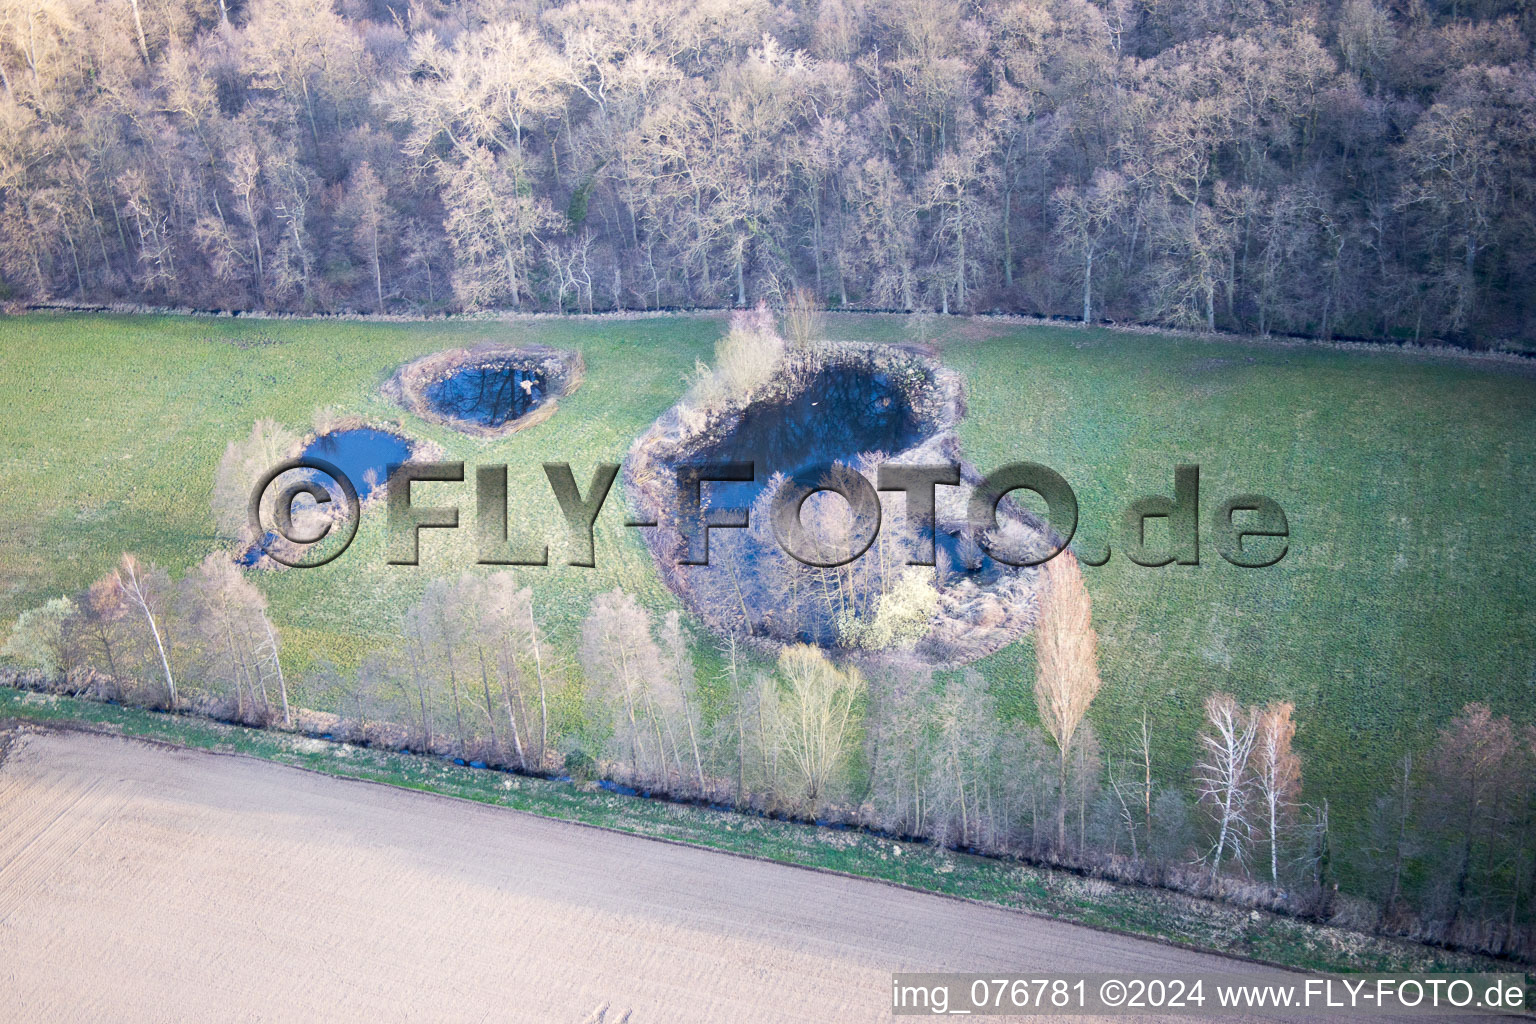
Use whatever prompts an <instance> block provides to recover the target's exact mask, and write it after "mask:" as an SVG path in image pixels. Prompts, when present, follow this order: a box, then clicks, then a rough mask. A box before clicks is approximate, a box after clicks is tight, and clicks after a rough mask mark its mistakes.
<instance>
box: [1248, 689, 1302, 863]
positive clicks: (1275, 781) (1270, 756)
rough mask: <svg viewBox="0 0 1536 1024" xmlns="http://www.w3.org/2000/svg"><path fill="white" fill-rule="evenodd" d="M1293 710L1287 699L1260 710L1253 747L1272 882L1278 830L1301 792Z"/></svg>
mask: <svg viewBox="0 0 1536 1024" xmlns="http://www.w3.org/2000/svg"><path fill="white" fill-rule="evenodd" d="M1294 710H1295V707H1294V705H1292V704H1291V702H1290V701H1280V702H1278V703H1274V704H1270V705H1268V706H1266V707H1265V708H1264V710H1262V711H1260V712H1259V714H1258V719H1257V729H1258V732H1257V735H1256V737H1255V740H1254V747H1253V781H1254V786H1255V788H1256V789H1257V791H1258V797H1259V803H1260V806H1261V808H1262V810H1263V815H1264V831H1265V838H1266V840H1267V841H1268V843H1269V880H1270V881H1271V882H1275V883H1278V882H1279V881H1280V830H1281V828H1282V827H1284V826H1285V825H1286V824H1287V822H1288V821H1289V819H1290V818H1291V816H1292V815H1293V814H1294V812H1295V809H1296V797H1297V795H1298V794H1299V793H1300V792H1301V758H1299V757H1298V756H1296V753H1295V752H1294V751H1293V750H1292V749H1291V739H1292V737H1294V736H1295V735H1296V723H1295V722H1294V721H1292V719H1291V714H1292V712H1293V711H1294Z"/></svg>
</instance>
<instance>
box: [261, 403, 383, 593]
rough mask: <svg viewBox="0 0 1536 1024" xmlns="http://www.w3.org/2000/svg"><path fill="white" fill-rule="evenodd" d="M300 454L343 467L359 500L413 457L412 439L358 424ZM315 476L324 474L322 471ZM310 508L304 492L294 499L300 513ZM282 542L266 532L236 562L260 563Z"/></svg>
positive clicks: (335, 432)
mask: <svg viewBox="0 0 1536 1024" xmlns="http://www.w3.org/2000/svg"><path fill="white" fill-rule="evenodd" d="M300 454H301V455H302V456H303V457H304V458H316V459H324V460H325V461H326V462H329V463H331V464H332V465H333V466H335V467H336V468H337V469H339V470H341V471H342V472H343V473H345V474H346V475H347V479H349V480H351V481H352V486H353V487H354V488H356V490H357V497H358V500H359V501H365V500H367V498H368V497H369V495H371V494H372V493H373V492H374V491H375V490H377V489H378V488H379V487H380V486H382V485H383V484H384V483H385V482H386V481H387V480H388V476H389V467H390V466H396V465H399V464H400V463H402V462H405V461H407V460H408V459H409V458H410V457H411V442H410V441H407V440H406V439H405V438H403V437H401V436H400V435H398V434H392V433H390V432H389V431H387V430H378V429H376V428H374V427H357V428H354V429H351V430H333V431H331V432H330V433H328V434H321V435H320V436H319V437H317V438H315V439H314V440H313V441H311V442H310V443H309V444H308V445H306V446H305V448H304V450H303V452H302V453H300ZM312 475H313V476H315V477H317V478H318V477H319V476H320V474H318V473H315V474H312ZM306 508H309V509H313V508H314V503H313V500H312V499H311V498H309V497H308V496H305V495H301V496H300V497H299V498H298V500H296V501H295V502H294V511H295V513H298V512H301V511H302V510H303V509H306ZM278 541H279V538H278V536H277V534H275V533H270V532H269V533H266V534H263V535H262V537H261V539H260V540H258V541H256V542H255V543H254V544H251V545H249V546H247V547H246V548H245V549H244V550H243V551H241V552H240V554H238V555H236V556H235V564H236V565H239V566H242V567H244V568H252V567H255V566H257V565H259V564H260V563H261V559H262V556H263V555H265V554H267V552H268V551H269V550H271V548H272V545H274V544H276V543H278Z"/></svg>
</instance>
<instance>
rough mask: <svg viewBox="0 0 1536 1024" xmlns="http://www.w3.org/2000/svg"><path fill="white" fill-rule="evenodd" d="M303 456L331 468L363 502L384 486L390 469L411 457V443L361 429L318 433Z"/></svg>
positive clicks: (397, 435)
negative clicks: (328, 465) (329, 465)
mask: <svg viewBox="0 0 1536 1024" xmlns="http://www.w3.org/2000/svg"><path fill="white" fill-rule="evenodd" d="M304 456H305V457H306V458H310V457H313V458H317V459H324V460H325V461H326V462H329V463H332V464H333V465H335V466H336V468H338V469H340V470H341V471H342V472H343V473H345V474H347V477H348V478H349V479H350V480H351V481H352V486H353V487H355V488H357V496H358V497H359V498H362V499H366V498H367V497H368V495H369V494H371V493H372V492H373V489H374V488H375V487H379V486H382V485H383V484H384V483H385V481H386V479H387V475H388V469H389V467H390V466H395V465H399V464H400V463H402V462H405V461H406V460H407V459H409V458H410V457H411V444H410V442H409V441H407V440H406V439H405V438H403V437H401V436H400V435H399V434H391V433H390V432H389V431H387V430H375V429H373V428H372V427H361V428H359V429H357V430H337V431H333V432H331V433H329V434H321V435H320V436H319V437H317V438H315V440H314V441H312V442H310V444H309V447H307V448H305V449H304Z"/></svg>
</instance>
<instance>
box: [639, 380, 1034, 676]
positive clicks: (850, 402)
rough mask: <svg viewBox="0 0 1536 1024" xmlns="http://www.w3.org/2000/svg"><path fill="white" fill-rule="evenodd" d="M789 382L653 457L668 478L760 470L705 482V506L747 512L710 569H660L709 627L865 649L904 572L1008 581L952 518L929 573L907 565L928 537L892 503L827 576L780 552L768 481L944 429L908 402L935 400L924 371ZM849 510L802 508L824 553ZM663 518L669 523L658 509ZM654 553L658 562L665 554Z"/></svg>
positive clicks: (980, 583)
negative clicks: (690, 466)
mask: <svg viewBox="0 0 1536 1024" xmlns="http://www.w3.org/2000/svg"><path fill="white" fill-rule="evenodd" d="M885 365H886V366H888V365H889V364H885ZM797 372H798V373H800V374H801V376H799V377H798V378H790V379H789V380H787V381H785V382H784V385H783V392H782V393H781V394H779V395H774V396H771V397H767V398H760V399H758V400H757V401H755V402H752V403H751V404H749V405H747V406H746V407H745V408H744V409H741V410H739V411H738V412H736V413H734V414H731V415H728V416H726V417H725V418H724V419H723V420H721V421H718V422H716V423H715V424H713V425H712V426H711V427H709V428H706V429H705V430H704V431H701V432H700V433H698V434H695V435H693V436H691V437H686V438H683V439H679V440H678V442H676V443H673V444H664V445H663V446H662V447H661V448H658V449H657V450H656V451H655V457H656V459H657V461H658V462H659V464H660V466H661V467H665V468H663V469H662V474H663V477H664V478H670V475H671V473H670V471H671V470H672V469H673V468H675V467H676V466H677V465H679V464H682V463H702V462H748V461H750V462H752V463H754V469H755V473H756V475H755V478H754V479H753V480H752V481H751V482H746V481H742V482H734V483H717V482H711V483H709V484H708V485H706V489H705V491H704V494H703V495H702V496H703V497H704V499H705V501H706V504H707V505H708V506H709V507H712V508H715V509H722V508H733V507H735V508H741V507H748V508H751V509H752V512H751V517H750V518H751V525H750V527H749V528H748V529H745V530H733V529H719V530H712V531H711V532H710V535H709V564H708V565H704V566H692V565H678V566H676V568H675V569H674V570H673V571H670V572H668V571H665V568H664V576H665V577H666V578H667V581H668V583H669V585H672V586H673V588H674V589H675V590H676V591H677V592H678V594H679V596H680V597H682V598H683V600H684V602H685V604H687V605H688V606H689V607H690V608H692V609H693V610H694V611H695V612H696V613H698V614H699V615H700V616H701V617H702V618H703V619H705V620H706V621H708V622H710V623H712V624H713V625H715V626H716V628H723V629H726V630H728V631H731V632H737V633H739V634H743V635H746V636H750V637H754V638H757V639H760V640H762V639H766V640H770V641H774V642H777V643H811V644H816V645H819V646H823V647H838V646H849V645H861V644H864V643H867V642H870V641H869V639H868V638H869V637H870V636H872V635H874V634H870V633H868V632H867V630H868V628H869V624H870V623H871V622H872V620H874V619H875V617H876V615H877V614H878V612H879V610H880V607H881V602H882V601H883V600H884V597H883V595H885V594H887V593H890V592H892V590H893V588H895V587H896V586H898V585H899V581H900V580H901V579H902V578H903V576H904V575H905V574H907V573H909V572H916V573H919V574H921V575H922V576H923V578H925V579H927V580H930V581H931V582H932V584H933V586H934V587H935V588H936V589H938V590H941V591H948V592H950V593H954V592H956V591H955V588H968V590H967V591H966V592H967V593H975V592H977V591H978V590H979V589H986V588H990V587H991V586H992V585H994V584H996V583H997V582H998V581H999V580H1000V579H1001V578H1002V577H1003V576H1004V575H1006V573H1007V569H1006V567H1004V566H1001V565H1000V564H998V563H996V562H994V561H993V560H992V559H991V558H989V557H987V555H986V554H985V552H984V551H983V550H982V549H981V547H980V546H979V545H978V544H976V542H975V540H974V538H972V537H970V536H968V535H967V527H966V526H965V524H964V523H962V522H959V521H957V520H956V519H955V518H954V517H953V516H941V522H940V523H939V524H937V526H936V529H935V530H934V534H933V535H934V542H935V546H936V556H937V557H936V562H937V565H936V566H934V567H932V568H927V567H917V568H911V569H909V567H908V564H907V563H908V560H909V557H910V556H912V555H916V554H920V553H925V552H926V549H927V542H926V538H927V530H926V529H924V530H921V531H919V530H918V529H917V528H916V526H915V524H909V523H907V522H906V517H905V514H904V506H903V505H902V499H901V497H900V495H899V494H887V495H886V496H885V497H884V500H883V506H884V511H885V514H884V516H883V520H884V521H883V523H882V524H881V526H880V529H879V532H878V535H877V539H876V541H875V544H874V546H873V547H871V548H870V549H869V551H868V552H866V553H865V554H864V555H862V556H861V557H859V558H857V559H855V560H854V561H853V562H851V563H849V564H847V565H845V566H842V567H835V568H826V569H823V568H817V567H813V566H807V565H804V564H801V563H800V562H798V561H796V560H795V559H793V558H791V557H790V556H788V555H787V554H786V553H785V551H784V549H783V548H782V546H781V545H780V544H779V543H778V541H777V538H776V537H775V535H774V533H773V530H772V526H771V523H770V516H769V515H768V507H769V504H770V500H769V499H770V498H771V495H769V494H768V493H767V492H768V490H769V488H770V485H771V481H772V479H773V478H774V476H775V475H776V474H783V475H784V476H785V477H788V478H799V479H802V480H803V479H806V478H808V476H809V472H808V471H810V470H812V469H814V468H815V467H817V466H824V465H830V464H841V465H844V466H852V467H860V466H861V465H862V464H864V463H865V462H866V457H867V456H869V455H871V454H873V453H883V454H884V455H885V456H897V455H901V454H902V453H907V452H911V451H912V450H913V449H916V448H919V447H920V446H924V445H927V444H928V443H929V442H930V441H932V440H933V439H934V438H935V437H936V436H938V432H939V431H940V430H941V429H942V428H941V426H940V423H939V421H938V420H937V419H936V416H937V413H935V412H934V411H933V403H932V401H931V400H928V404H927V405H926V406H923V405H921V404H920V403H919V402H917V400H916V399H914V397H913V396H914V395H924V396H931V394H932V391H933V388H934V386H935V380H934V377H933V376H932V374H933V371H932V370H931V369H921V370H915V368H914V366H913V365H910V364H901V363H898V364H897V365H896V366H895V367H894V369H889V370H888V369H886V368H884V366H882V364H881V363H880V362H879V361H877V360H872V359H871V360H861V359H845V360H838V361H829V362H825V363H822V364H820V365H818V366H815V367H814V368H807V369H802V370H799V371H797ZM925 400H927V399H925ZM925 450H926V449H925ZM909 457H910V456H909ZM946 490H950V489H946ZM941 496H942V495H941ZM846 510H847V505H846V503H845V502H844V501H843V499H841V498H839V497H837V496H835V495H820V496H818V497H815V498H812V499H811V501H810V502H808V503H807V504H806V506H805V508H804V509H803V511H802V522H803V523H806V524H808V529H812V530H813V532H814V531H821V532H819V536H821V537H822V538H823V539H824V540H825V541H826V542H827V543H828V544H829V547H828V548H826V549H825V550H834V549H841V544H840V542H838V541H837V540H836V539H835V538H836V537H838V536H840V532H839V531H841V530H842V529H845V528H846V525H847V521H848V515H847V511H846ZM673 511H674V513H675V511H676V510H675V508H674V510H673ZM661 514H662V516H663V518H666V510H665V508H663V509H662V510H661ZM695 536H697V533H695ZM659 554H660V556H661V557H662V558H663V565H664V566H665V564H666V562H667V561H669V560H670V559H669V557H668V556H669V555H670V552H661V553H659ZM961 600H962V602H963V601H964V598H962V599H961Z"/></svg>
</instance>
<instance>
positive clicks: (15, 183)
mask: <svg viewBox="0 0 1536 1024" xmlns="http://www.w3.org/2000/svg"><path fill="white" fill-rule="evenodd" d="M1533 31H1536V15H1533V13H1532V9H1531V8H1530V7H1529V6H1528V5H1527V4H1524V3H1520V2H1515V0H1431V2H1425V0H1389V2H1385V3H1383V2H1378V0H1344V2H1343V3H1338V2H1335V0H1326V2H1319V0H1297V2H1289V0H1261V2H1254V3H1237V2H1231V0H1055V2H1046V0H968V2H958V0H868V2H865V0H822V2H800V0H656V2H649V3H644V4H641V3H624V2H618V0H577V2H570V3H538V2H532V0H528V2H519V0H466V2H463V3H444V2H440V0H410V2H407V0H400V2H388V0H371V2H370V0H340V2H339V3H338V4H335V5H333V4H329V3H312V2H308V0H251V2H240V0H235V2H230V0H99V2H93V0H3V2H0V87H3V98H0V204H3V205H0V269H3V286H4V289H5V290H6V291H7V292H8V293H9V296H10V298H11V300H12V301H38V300H55V301H64V302H74V303H97V302H109V301H112V302H122V301H127V302H137V303H150V304H170V305H181V306H191V307H196V308H210V309H212V308H217V309H254V308H265V309H273V310H293V311H342V310H355V311H379V310H383V311H390V312H400V313H410V312H427V311H438V310H452V309H476V308H487V307H495V308H518V309H537V310H572V311H574V310H602V309H636V308H656V307H664V306H666V307H676V306H725V305H738V306H739V305H749V304H752V303H754V302H756V301H757V300H759V299H762V298H765V297H770V298H771V297H773V296H775V295H780V294H782V293H784V292H786V291H788V290H789V289H791V288H794V287H802V288H806V289H810V290H811V291H812V292H813V293H814V294H815V295H816V296H817V297H819V299H820V300H821V301H822V302H824V303H825V304H827V305H828V306H831V307H834V308H883V309H932V310H938V311H966V310H992V309H1000V310H1012V311H1022V312H1030V313H1043V314H1051V315H1071V316H1082V317H1086V318H1089V319H1098V318H1113V319H1117V320H1134V321H1141V322H1154V323H1159V324H1169V325H1179V326H1189V327H1196V328H1200V329H1231V330H1239V331H1249V332H1260V333H1265V332H1270V331H1282V332H1292V333H1300V334H1308V335H1315V336H1323V337H1330V336H1354V337H1375V338H1398V339H1416V338H1427V337H1444V338H1451V339H1454V340H1459V341H1462V342H1464V343H1474V344H1479V345H1483V344H1493V343H1501V342H1509V341H1514V342H1517V343H1529V342H1531V341H1532V340H1536V315H1533V304H1536V241H1533V230H1532V229H1533V226H1536V225H1533V215H1532V209H1533V206H1532V199H1533V195H1532V193H1533V185H1532V183H1533V180H1536V175H1533V159H1536V71H1533V64H1532V47H1531V40H1532V35H1533Z"/></svg>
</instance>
